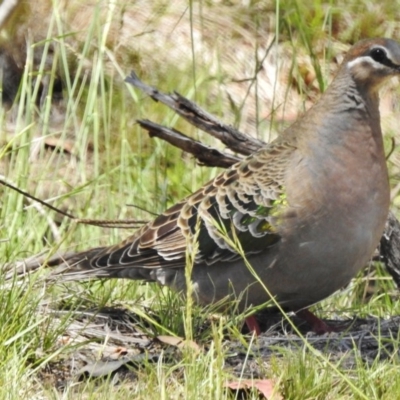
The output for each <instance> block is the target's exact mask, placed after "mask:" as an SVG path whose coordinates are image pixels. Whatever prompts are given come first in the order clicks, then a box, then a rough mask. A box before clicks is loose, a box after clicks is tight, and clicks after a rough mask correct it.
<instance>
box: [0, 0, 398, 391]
mask: <svg viewBox="0 0 400 400" xmlns="http://www.w3.org/2000/svg"><path fill="white" fill-rule="evenodd" d="M222 3H223V2H222ZM250 3H251V4H250V6H248V7H243V6H242V5H241V4H239V3H238V4H236V3H234V4H231V5H225V4H220V5H216V4H212V2H210V3H208V2H199V3H188V4H186V3H185V2H183V1H178V2H175V4H174V7H175V8H174V7H172V6H170V5H169V3H168V2H159V6H154V8H153V9H152V10H150V11H149V13H148V15H147V16H143V15H142V14H140V13H138V14H136V18H137V21H136V23H137V24H138V25H139V26H140V27H142V28H141V30H140V31H139V32H137V31H135V30H134V28H135V26H134V25H133V27H132V28H131V29H132V32H133V33H132V34H131V36H132V37H131V41H132V42H133V43H135V45H131V47H128V44H127V42H121V43H119V42H118V40H119V39H118V33H116V30H115V26H116V25H115V24H117V23H120V19H119V18H120V15H121V14H120V12H121V9H120V8H119V6H117V5H113V3H112V2H105V3H104V4H103V8H101V9H99V10H98V11H97V12H94V13H93V16H90V18H87V19H86V21H85V24H83V25H80V26H78V27H75V29H73V30H68V28H66V27H65V25H64V23H63V20H64V14H63V13H62V12H61V11H57V10H58V9H57V7H56V8H55V9H54V12H52V13H51V15H50V16H49V19H48V21H46V24H47V23H48V26H49V29H48V30H47V28H46V32H45V35H44V37H43V38H41V39H40V40H36V39H35V40H34V39H32V40H33V42H32V45H31V46H28V48H27V49H28V51H27V62H26V67H25V68H26V70H25V75H24V80H23V82H22V84H21V87H20V93H19V98H18V102H17V103H16V104H15V105H14V107H13V109H12V110H11V111H10V112H9V113H7V114H4V113H3V114H2V118H1V121H2V125H3V129H2V134H1V135H2V137H1V138H0V139H1V144H2V148H1V151H0V156H1V160H0V163H1V166H2V171H3V172H2V173H3V174H4V175H5V176H6V177H7V179H8V180H9V181H10V182H13V183H14V184H15V185H17V186H18V187H20V188H22V189H24V190H28V191H29V192H31V193H32V194H36V195H37V196H39V197H40V198H43V199H47V200H48V201H50V202H51V203H52V204H54V205H56V206H57V207H62V208H66V209H68V210H69V211H71V212H72V213H73V214H75V215H77V216H80V217H85V218H94V219H99V218H100V219H105V218H109V219H117V218H121V219H123V218H136V219H151V218H152V213H159V212H161V211H163V210H164V209H165V208H166V207H168V206H170V205H172V204H174V202H175V201H177V200H178V199H180V198H182V197H184V196H186V195H187V194H189V193H191V192H192V191H194V190H196V189H197V188H198V187H200V186H201V185H202V184H203V183H204V182H206V181H208V180H209V179H210V178H211V177H213V176H215V175H216V174H217V172H218V171H217V170H216V169H206V168H200V167H198V166H196V165H195V162H194V161H193V160H192V159H190V158H189V157H187V156H183V155H182V154H181V153H180V151H179V150H177V149H174V148H171V146H169V145H167V144H166V143H164V142H162V141H158V140H150V139H149V138H148V137H147V136H146V135H145V134H144V132H143V131H142V130H141V129H140V128H139V127H138V126H137V125H136V124H135V120H136V119H138V118H148V119H151V120H154V121H156V122H158V123H162V124H165V125H168V126H173V127H175V128H176V129H179V130H182V131H183V132H186V133H188V134H191V135H192V136H194V137H196V138H198V139H200V140H203V141H205V142H207V143H209V144H212V145H215V143H214V141H213V140H212V139H210V138H209V137H207V136H205V135H204V134H203V133H202V132H199V131H197V130H196V129H194V128H193V127H190V126H188V125H187V124H186V123H184V122H182V121H181V120H180V119H179V118H178V117H177V116H176V115H175V114H174V113H173V112H171V111H168V110H166V108H165V107H163V106H162V105H160V104H155V103H154V102H152V101H151V99H149V98H147V97H144V96H143V95H142V94H141V93H139V92H137V91H135V90H134V89H132V88H130V87H128V86H126V85H125V84H123V79H124V77H125V76H126V75H127V74H128V73H129V70H130V69H132V68H134V69H135V70H136V72H138V74H139V76H140V77H141V78H142V79H143V80H144V81H146V82H149V83H150V84H152V85H154V86H157V87H159V88H160V89H161V90H164V91H172V90H178V91H179V92H180V93H182V94H183V95H185V96H187V97H189V98H192V99H194V100H195V101H197V102H198V103H199V104H201V105H202V106H203V107H204V108H205V109H207V110H209V111H210V112H212V113H214V114H216V115H217V116H218V117H220V118H221V119H223V120H224V121H225V122H228V123H229V122H231V123H233V124H235V125H236V126H238V127H239V128H241V129H242V130H244V131H246V132H248V133H254V134H257V135H259V136H260V137H261V138H264V139H267V138H268V137H269V135H270V134H271V136H273V135H274V134H275V130H276V129H278V130H279V129H281V128H282V127H283V126H285V125H287V124H288V123H289V122H290V121H289V122H288V121H287V120H285V119H283V118H281V114H280V113H283V111H282V110H284V111H285V112H286V113H287V114H288V115H290V114H291V113H295V114H297V112H298V111H299V110H302V109H303V108H305V107H307V106H308V103H307V101H310V100H313V99H314V98H315V97H316V96H317V93H318V92H319V90H321V89H324V88H325V87H326V81H328V80H329V78H328V76H329V72H330V66H331V65H332V62H331V61H332V59H333V58H334V56H336V54H338V53H339V52H340V51H339V50H338V49H341V48H342V47H341V46H342V45H343V44H348V43H352V42H354V41H356V40H358V39H359V38H360V37H365V36H375V35H389V36H394V37H395V36H396V34H397V32H396V29H397V28H394V26H395V23H396V22H397V20H396V18H398V16H397V14H395V12H394V10H393V9H392V8H391V6H390V5H391V4H392V2H389V1H388V2H384V3H383V5H382V7H381V9H380V10H379V13H378V21H380V23H376V24H371V23H367V22H368V21H369V20H370V18H371V15H376V13H377V11H376V8H375V6H374V5H373V4H372V3H370V2H368V1H363V2H355V1H354V2H352V4H350V5H346V7H339V5H337V4H336V5H334V4H333V3H330V2H301V3H300V2H297V1H288V2H276V3H273V2H270V3H268V2H262V1H259V2H258V1H253V2H250ZM307 3H309V4H307ZM346 4H347V3H346ZM77 7H79V5H78V6H77ZM187 7H188V10H189V11H190V10H192V11H193V12H192V18H189V17H188V13H189V11H187ZM362 7H365V9H366V10H367V11H366V13H365V14H363V13H360V9H361V8H362ZM175 9H176V10H178V11H175ZM134 10H136V11H138V9H134ZM181 11H182V14H180V12H181ZM189 14H190V13H189ZM363 16H364V17H363ZM146 18H147V19H146ZM165 20H171V21H172V24H165V22H163V21H165ZM116 21H117V22H116ZM265 21H268V22H269V26H267V27H265V25H264V22H265ZM125 24H126V21H125ZM163 24H165V25H163ZM46 26H47V25H46ZM117 26H118V24H117ZM124 26H125V25H124ZM158 26H162V27H163V28H164V30H163V31H162V34H161V35H160V37H161V38H158V37H157V36H154V37H155V38H156V39H157V40H155V39H154V37H152V36H151V34H150V33H149V32H152V29H155V28H157V27H158ZM78 28H79V29H78ZM126 29H127V28H126ZM216 29H220V30H221V32H223V33H224V34H225V36H224V40H222V41H221V40H220V39H217V38H216V35H215V30H216ZM159 30H160V31H161V28H160V29H159ZM71 32H74V34H71ZM117 32H118V30H117ZM128 32H130V30H129V29H128ZM199 32H200V33H202V35H203V36H202V37H201V40H200V39H198V37H199ZM275 33H278V34H279V43H280V47H279V48H280V49H282V50H281V52H280V53H279V52H278V53H276V54H278V55H279V56H280V57H281V58H279V57H278V58H277V59H278V60H280V62H282V65H283V70H284V71H289V72H291V74H292V75H291V78H289V79H287V80H285V79H283V78H282V75H283V73H282V71H279V69H277V70H276V73H273V74H271V75H268V76H266V72H265V69H266V68H264V70H263V69H258V66H259V62H260V58H261V56H260V54H264V51H265V49H266V47H267V46H268V45H269V43H270V40H272V36H273V35H274V34H275ZM152 38H153V39H154V42H153V41H152ZM165 38H166V39H165ZM192 39H193V40H194V41H193V42H191V40H192ZM158 41H161V45H160V44H159V42H158ZM36 42H39V44H40V45H39V44H34V43H36ZM54 43H57V46H55V47H53V45H54ZM118 43H119V46H120V47H118V45H117V44H118ZM322 44H323V45H322ZM249 46H251V48H252V50H251V52H250V54H252V55H251V57H250V58H249V59H247V58H246V57H247V56H248V54H249V52H246V51H245V50H246V48H248V47H249ZM71 49H73V51H71ZM121 49H122V50H121ZM179 49H183V51H182V52H181V53H179V52H178V50H179ZM293 49H295V50H296V51H295V52H293ZM37 51H41V52H42V56H41V57H40V62H39V63H38V62H37V61H35V60H36V58H37V53H36V55H35V54H34V52H37ZM49 51H52V52H54V56H51V57H50V56H49V55H48V52H49ZM241 51H242V52H243V54H244V55H245V56H246V57H244V56H243V54H242V53H241ZM71 53H73V54H74V55H75V56H76V55H78V57H72V59H71ZM182 54H184V55H185V57H183V56H182ZM231 54H233V56H231ZM48 59H51V60H53V61H52V63H51V65H50V67H49V66H48V65H47V64H46V60H48ZM236 60H237V63H236ZM265 65H267V66H269V67H271V70H272V71H274V69H273V66H274V65H273V64H271V60H270V59H269V58H268V60H267V61H266V62H265ZM275 67H276V64H275ZM56 70H58V71H61V75H62V76H63V77H64V82H65V88H64V93H63V94H64V97H65V99H66V100H65V102H64V104H62V105H61V106H60V107H61V112H62V115H64V118H62V120H61V122H60V120H58V119H57V116H56V110H55V106H54V104H53V103H52V102H51V97H50V96H47V97H45V98H44V101H43V102H42V105H41V107H38V96H39V83H38V82H39V79H37V78H40V77H46V78H47V79H49V82H50V85H49V87H50V91H51V88H52V86H53V84H54V79H55V71H56ZM305 71H306V72H305ZM310 71H311V72H313V73H315V79H314V80H313V82H312V83H311V84H308V83H307V79H306V78H307V74H308V73H309V72H310ZM267 78H268V79H271V80H273V82H269V81H268V79H267ZM246 79H248V80H246ZM275 79H277V80H275ZM266 88H267V89H266ZM269 91H271V93H272V94H271V93H270V92H269ZM11 114H12V115H13V118H11V117H10V115H11ZM11 119H12V124H11V123H10V120H11ZM289 119H290V118H289ZM271 121H272V122H271ZM388 133H389V135H394V133H393V132H388ZM44 139H46V140H50V139H51V140H56V143H66V142H67V141H70V142H72V144H73V151H72V153H73V154H74V155H73V156H70V155H68V154H60V151H58V152H57V151H53V150H49V148H48V145H47V144H46V143H45V142H46V140H44ZM57 146H58V145H56V147H57ZM62 146H64V144H63V145H62ZM392 171H397V170H396V165H393V166H392ZM132 204H135V205H137V206H140V207H141V208H143V209H145V210H147V211H148V212H146V211H142V210H140V209H138V208H134V207H132V206H130V205H132ZM0 212H1V224H0V239H2V242H1V247H0V252H1V256H2V258H1V259H2V260H3V263H6V262H9V261H15V260H19V259H23V258H25V257H28V256H30V255H32V254H36V253H38V252H40V251H42V250H43V249H44V248H45V249H46V250H48V251H49V252H52V251H55V250H56V249H57V248H61V249H67V248H73V249H86V248H89V247H92V246H97V245H110V244H113V243H116V242H118V241H119V240H121V239H122V238H125V237H126V236H127V235H128V234H129V231H128V232H126V231H125V230H123V229H104V228H96V227H93V226H88V225H77V224H75V223H74V222H71V221H69V220H68V219H62V220H61V219H60V217H59V216H57V215H55V214H54V213H53V212H51V211H48V210H44V213H43V212H40V210H39V209H38V208H35V207H34V206H33V205H32V204H30V203H28V202H26V200H25V199H24V198H23V197H22V196H21V195H19V194H17V193H16V192H13V191H12V190H10V189H7V188H4V189H2V198H1V211H0ZM49 221H55V222H57V223H58V225H57V226H56V229H50V227H49ZM376 274H377V275H376V277H375V282H376V286H375V288H374V293H373V294H372V295H371V296H370V297H369V298H368V299H366V295H365V291H366V289H365V288H366V278H365V277H364V276H362V275H360V276H359V277H358V278H357V279H356V280H355V281H354V282H353V283H352V285H351V286H350V287H349V288H346V289H345V290H344V291H342V292H339V293H337V294H335V295H334V296H332V297H331V298H329V299H327V300H325V301H324V302H322V303H321V304H320V305H318V306H317V308H316V309H317V312H318V311H319V312H320V314H321V315H322V316H331V315H333V316H337V315H340V316H346V315H348V316H353V315H358V316H368V315H375V316H379V317H381V318H387V317H390V316H392V315H398V314H399V311H400V306H399V301H398V299H397V296H393V295H392V292H393V290H394V287H393V283H392V282H391V281H390V280H389V279H388V278H387V276H386V275H385V273H384V272H382V271H381V270H379V269H378V271H377V272H376ZM0 285H1V291H0V304H1V306H2V307H1V308H2V312H1V313H0V398H4V399H5V398H8V399H19V398H38V399H39V398H49V399H50V398H51V399H52V398H54V399H57V398H63V399H69V398H71V399H72V398H77V397H78V398H85V399H86V398H96V399H102V398H104V399H106V398H107V399H109V398H115V399H119V398H124V397H127V396H129V397H130V398H138V399H147V398H149V399H150V398H151V399H153V398H154V397H155V396H156V397H157V398H160V399H170V398H185V399H203V398H204V399H210V398H213V399H234V398H238V397H237V394H236V393H234V392H229V391H227V390H226V389H224V387H223V386H224V384H225V383H226V381H228V380H232V379H239V378H241V377H247V376H248V374H250V375H251V371H252V368H253V366H254V365H257V371H258V372H257V373H258V374H261V375H262V377H263V378H273V379H275V382H276V386H277V389H279V390H280V392H281V393H282V394H283V395H284V398H286V399H353V398H356V399H393V398H397V397H398V392H399V386H400V379H399V378H398V376H400V375H399V362H398V356H397V352H398V344H397V343H398V338H397V337H393V338H392V339H391V340H389V341H388V340H387V339H382V341H381V342H380V343H381V346H382V350H381V354H382V355H383V354H385V357H382V359H381V358H380V357H376V359H374V360H371V361H370V362H365V360H364V359H363V358H362V357H361V355H360V354H359V353H358V351H357V346H356V343H354V346H353V347H352V348H349V349H348V353H350V354H352V355H353V357H354V360H355V363H356V364H355V366H354V365H353V366H351V367H349V366H348V365H347V364H346V362H345V360H346V354H343V356H342V357H333V356H332V355H329V354H327V353H326V352H323V351H317V350H315V349H314V348H313V347H312V346H310V345H309V344H308V342H307V340H306V339H305V340H304V342H303V343H302V344H301V345H299V346H298V348H297V349H295V350H293V348H291V350H289V349H287V348H285V347H284V346H277V348H276V349H274V350H275V354H274V355H273V356H272V357H270V358H268V359H266V358H265V357H264V355H263V354H264V353H263V351H262V348H258V347H257V346H253V345H252V344H253V342H252V338H251V337H250V336H248V335H242V334H241V333H240V325H241V319H240V318H238V317H233V316H232V318H230V317H224V316H219V315H217V316H216V315H215V313H214V311H213V309H212V308H211V309H204V308H201V307H198V306H196V305H195V304H187V303H186V302H185V301H183V300H182V299H181V298H180V297H179V296H177V295H176V294H174V293H171V292H169V291H168V290H166V289H164V288H159V287H155V286H152V285H148V284H144V285H143V284H140V283H137V282H128V281H118V282H116V281H108V282H86V283H67V284H63V283H60V282H50V283H49V282H46V281H45V280H44V279H43V274H42V273H38V274H34V275H31V276H29V277H27V278H25V279H24V280H21V279H17V278H16V279H15V280H14V281H12V282H10V281H4V280H3V278H0ZM104 306H108V307H111V306H114V307H115V306H119V307H123V308H126V309H128V310H130V311H131V312H132V313H133V314H136V315H137V316H138V320H139V322H138V325H137V326H138V327H139V329H140V330H142V331H143V332H144V334H145V335H146V336H148V337H151V338H152V337H156V336H158V335H161V334H163V335H177V336H180V337H184V338H186V339H187V340H193V341H195V342H196V343H198V344H199V345H201V346H202V350H201V351H200V352H195V351H193V350H192V349H190V348H183V349H182V350H180V351H179V356H176V354H175V353H174V355H172V356H171V354H170V353H169V350H168V348H167V347H162V346H160V348H156V349H155V350H152V351H153V352H156V353H157V354H158V355H159V358H158V359H157V361H155V362H151V361H143V362H142V363H140V364H139V365H138V366H137V367H136V369H134V370H133V372H132V374H133V378H132V375H130V376H129V379H126V380H124V379H123V377H122V378H121V377H118V376H109V377H107V378H101V379H100V378H99V379H92V380H83V381H81V382H78V381H76V380H75V379H68V380H67V381H66V382H64V383H62V384H60V382H59V381H60V380H62V379H63V378H62V376H61V377H59V376H58V375H57V374H61V372H60V371H62V370H63V368H68V367H69V366H71V360H74V359H75V358H76V357H79V354H82V352H84V349H86V348H87V347H85V346H88V343H86V342H83V343H81V344H79V343H70V342H65V343H64V342H63V340H61V339H62V338H63V335H65V332H66V331H67V329H68V327H69V326H70V325H71V324H72V323H73V322H74V321H75V320H76V318H77V317H76V313H77V311H78V310H80V311H81V310H96V309H101V308H102V307H104ZM54 310H58V311H60V310H62V311H63V313H60V314H55V313H54ZM56 315H57V316H56ZM89 325H90V324H88V326H89ZM60 338H61V339H60ZM233 342H238V343H240V344H241V347H240V349H241V350H240V351H242V352H244V357H243V360H244V361H243V365H242V366H241V368H240V370H235V369H234V368H231V367H230V364H229V360H230V359H231V358H232V357H233V356H234V351H233V350H232V349H231V347H230V343H233ZM100 345H102V346H103V345H104V348H105V347H106V345H107V340H106V339H105V340H104V342H102V341H100ZM388 345H391V347H390V346H389V347H388ZM133 347H134V346H133ZM387 348H389V350H387ZM80 352H81V353H80ZM150 353H151V350H149V354H150ZM97 357H99V358H100V357H101V354H100V353H99V354H97ZM77 360H78V358H77ZM63 365H64V367H63ZM65 366H67V367H65ZM260 371H261V372H260ZM65 376H68V377H69V376H70V373H69V372H68V373H67V372H65ZM118 379H119V381H118ZM248 398H254V399H255V398H258V393H257V392H255V391H253V392H250V393H249V397H248Z"/></svg>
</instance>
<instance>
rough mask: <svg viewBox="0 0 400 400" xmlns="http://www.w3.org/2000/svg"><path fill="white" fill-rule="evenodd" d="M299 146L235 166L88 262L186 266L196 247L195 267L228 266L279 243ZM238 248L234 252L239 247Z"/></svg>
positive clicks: (280, 145) (283, 146) (270, 150)
mask: <svg viewBox="0 0 400 400" xmlns="http://www.w3.org/2000/svg"><path fill="white" fill-rule="evenodd" d="M294 150H295V146H294V145H293V144H291V143H287V142H284V141H282V140H280V141H276V142H273V143H271V144H270V145H268V146H267V147H265V148H263V149H261V150H260V151H258V152H257V153H255V154H253V155H252V156H249V157H248V158H246V159H245V160H243V161H241V162H239V163H237V164H235V165H233V166H232V167H231V168H229V169H227V170H226V171H225V172H223V173H221V174H220V175H219V176H217V177H216V178H215V179H213V180H212V181H211V182H209V183H208V184H206V185H205V186H203V187H202V188H201V189H199V190H198V191H197V192H195V193H193V194H192V195H190V196H188V197H187V198H185V199H184V200H182V201H181V202H179V203H177V204H175V205H174V206H172V207H171V208H169V209H168V210H167V211H165V212H164V213H163V214H161V215H159V216H158V217H157V218H156V219H155V220H154V221H152V222H150V223H148V224H147V225H145V226H143V227H142V228H141V229H139V230H138V231H136V232H135V234H134V235H132V236H131V237H129V238H127V239H126V240H124V241H123V242H122V243H120V244H119V245H116V246H114V247H109V248H105V249H104V251H103V252H101V253H99V254H97V256H95V257H94V258H92V259H91V260H89V261H90V264H91V266H92V267H94V268H104V267H110V268H113V267H114V268H121V267H128V266H132V267H144V268H158V267H172V268H174V267H175V268H176V267H184V266H185V263H186V257H187V254H188V251H187V250H188V248H190V246H193V244H194V242H196V243H197V250H196V252H195V258H194V262H195V264H200V263H207V264H213V263H215V262H221V261H230V260H233V259H235V258H238V257H240V256H239V254H238V251H237V247H236V246H235V243H237V242H240V246H241V248H242V250H243V252H244V253H245V254H247V255H248V254H252V253H258V252H261V251H263V250H265V249H266V248H268V247H269V246H271V245H272V244H274V243H277V242H278V241H279V240H280V236H279V233H278V232H277V230H276V229H275V226H274V225H275V223H276V219H277V216H278V214H279V210H280V208H282V207H284V206H285V202H286V199H285V188H284V181H285V174H286V170H287V165H288V163H289V162H290V160H291V155H292V154H293V152H294ZM235 247H236V248H235Z"/></svg>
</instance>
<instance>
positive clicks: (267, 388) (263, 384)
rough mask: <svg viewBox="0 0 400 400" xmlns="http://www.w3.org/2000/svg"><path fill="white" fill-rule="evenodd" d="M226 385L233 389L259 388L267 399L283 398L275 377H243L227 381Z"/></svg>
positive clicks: (279, 399) (281, 399) (280, 399)
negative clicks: (277, 387)
mask: <svg viewBox="0 0 400 400" xmlns="http://www.w3.org/2000/svg"><path fill="white" fill-rule="evenodd" d="M224 386H225V387H227V388H229V389H232V390H241V389H242V390H246V389H252V388H255V389H257V390H258V391H259V392H260V393H261V394H262V395H263V396H264V397H265V398H266V399H267V400H283V397H282V395H281V394H279V393H278V391H277V389H276V382H275V381H274V380H273V379H242V380H238V381H231V382H227V383H226V384H225V385H224Z"/></svg>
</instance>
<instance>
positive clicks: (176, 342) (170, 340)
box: [157, 335, 201, 353]
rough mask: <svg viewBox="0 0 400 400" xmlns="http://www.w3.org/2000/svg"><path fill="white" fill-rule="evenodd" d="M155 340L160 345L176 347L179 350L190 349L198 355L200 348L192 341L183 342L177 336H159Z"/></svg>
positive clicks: (183, 340)
mask: <svg viewBox="0 0 400 400" xmlns="http://www.w3.org/2000/svg"><path fill="white" fill-rule="evenodd" d="M157 339H158V340H159V341H160V342H162V343H165V344H169V345H171V346H175V347H178V349H180V350H182V349H183V348H185V347H190V348H191V349H192V350H194V351H195V352H196V353H200V350H201V349H200V346H199V345H198V344H197V343H196V342H193V340H185V339H183V338H181V337H179V336H168V335H159V336H157Z"/></svg>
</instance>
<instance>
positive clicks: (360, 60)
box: [347, 56, 388, 69]
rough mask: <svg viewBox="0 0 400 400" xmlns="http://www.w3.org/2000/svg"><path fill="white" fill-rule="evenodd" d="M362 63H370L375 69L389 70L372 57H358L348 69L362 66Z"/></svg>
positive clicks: (348, 65) (351, 62) (349, 64)
mask: <svg viewBox="0 0 400 400" xmlns="http://www.w3.org/2000/svg"><path fill="white" fill-rule="evenodd" d="M362 63H368V64H370V65H371V66H372V68H374V69H386V68H388V67H387V66H386V65H383V64H381V63H379V62H377V61H375V60H373V59H372V58H371V57H370V56H364V57H358V58H356V59H355V60H353V61H350V62H349V63H348V64H347V68H348V69H353V68H354V67H355V66H356V65H358V64H362Z"/></svg>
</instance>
